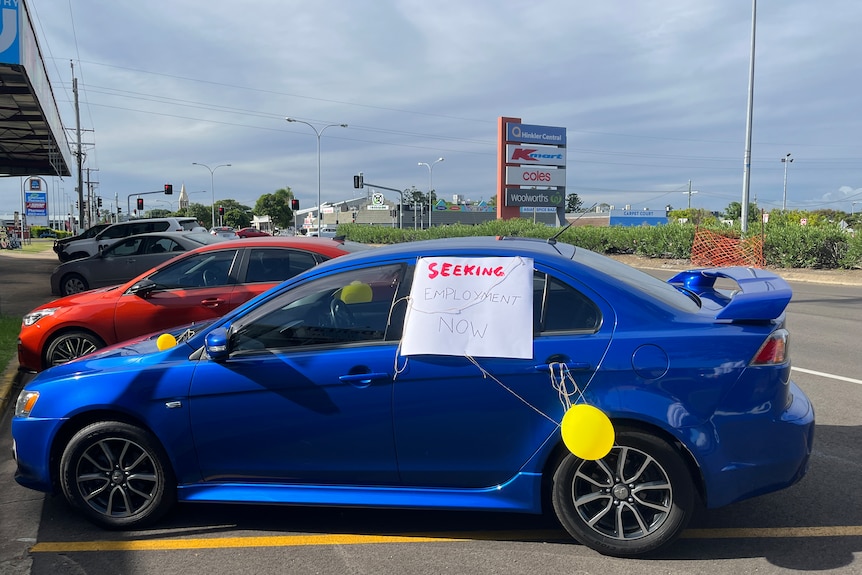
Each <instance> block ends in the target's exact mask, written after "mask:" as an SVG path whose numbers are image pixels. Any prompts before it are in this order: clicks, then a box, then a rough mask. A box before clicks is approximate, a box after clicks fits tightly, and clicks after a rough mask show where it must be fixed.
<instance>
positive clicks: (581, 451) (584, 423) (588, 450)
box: [560, 403, 614, 461]
mask: <svg viewBox="0 0 862 575" xmlns="http://www.w3.org/2000/svg"><path fill="white" fill-rule="evenodd" d="M560 431H561V432H562V434H563V443H565V444H566V447H568V448H569V451H571V452H572V453H574V454H575V455H576V456H577V457H580V458H581V459H589V460H591V461H595V460H596V459H601V458H602V457H604V456H606V455H607V454H608V453H610V452H611V448H612V447H613V446H614V426H613V424H612V423H611V420H610V419H609V418H608V416H607V415H605V414H604V412H602V411H601V410H600V409H598V408H597V407H593V406H592V405H587V404H586V403H579V404H577V405H573V406H571V407H570V408H569V409H568V411H566V413H565V414H564V415H563V421H562V422H561V423H560Z"/></svg>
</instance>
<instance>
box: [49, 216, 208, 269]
mask: <svg viewBox="0 0 862 575" xmlns="http://www.w3.org/2000/svg"><path fill="white" fill-rule="evenodd" d="M197 226H198V221H197V219H196V218H144V219H138V220H129V221H127V222H119V223H116V224H110V225H106V226H105V227H104V228H101V229H98V230H97V231H95V232H91V230H93V229H94V228H99V226H93V228H90V229H88V230H87V231H86V232H84V233H83V234H81V235H79V236H74V237H72V238H65V239H62V240H58V241H56V242H54V251H55V252H57V257H59V258H60V261H61V262H67V261H71V260H77V259H81V258H86V257H90V256H94V255H96V254H98V253H99V252H100V251H102V250H103V249H104V248H106V247H108V246H109V245H111V244H113V243H114V242H116V241H117V240H120V239H123V238H127V237H129V236H133V235H137V234H145V233H149V232H168V231H173V232H182V231H191V230H192V229H194V228H195V227H197Z"/></svg>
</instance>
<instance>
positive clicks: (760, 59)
mask: <svg viewBox="0 0 862 575" xmlns="http://www.w3.org/2000/svg"><path fill="white" fill-rule="evenodd" d="M28 5H29V7H30V9H31V13H32V14H33V17H34V19H35V20H36V22H37V35H38V37H39V41H40V44H41V46H42V50H43V55H44V56H45V60H46V65H47V66H48V69H49V74H50V76H51V80H52V85H53V87H54V92H55V95H56V98H57V103H58V106H59V108H60V111H61V115H62V118H63V121H64V123H65V124H66V126H67V127H73V126H74V125H75V116H74V106H73V97H72V93H71V80H70V78H71V77H72V72H71V70H70V68H69V62H70V61H73V62H74V63H75V71H74V74H75V76H76V77H78V78H79V87H80V97H81V110H82V114H81V121H82V127H83V128H84V129H85V130H86V131H85V134H86V135H85V138H84V142H85V146H84V148H85V151H86V153H87V164H86V165H87V167H89V168H91V170H93V172H92V174H94V179H96V180H97V181H98V184H97V186H96V189H97V193H99V194H101V195H102V196H103V197H106V198H113V197H115V196H116V197H118V198H119V201H120V203H121V204H122V203H124V202H125V197H126V195H128V194H133V193H135V192H138V191H143V190H149V189H159V188H160V187H161V186H162V185H163V184H164V183H165V182H173V183H174V184H175V185H176V184H179V183H181V182H185V183H186V186H187V189H196V190H197V189H200V190H209V189H210V185H211V182H210V174H208V173H207V172H206V170H205V169H203V168H201V167H200V166H194V165H192V162H201V163H207V164H210V165H218V164H223V163H230V164H232V166H231V167H230V168H224V169H220V170H219V171H218V172H216V173H215V176H214V178H213V179H214V183H215V187H216V191H217V195H218V196H220V197H226V198H227V197H230V198H233V199H237V200H239V201H242V202H244V203H247V204H250V205H253V203H254V200H255V199H256V198H257V197H258V196H259V195H261V194H263V193H269V192H272V191H274V190H275V189H278V188H281V187H285V186H289V187H291V188H292V189H293V190H294V191H295V193H297V195H298V196H299V198H300V200H301V201H302V205H303V206H309V205H313V204H314V203H316V194H317V158H318V156H317V143H318V141H317V137H316V135H315V133H314V131H313V130H312V129H311V128H310V127H309V126H306V125H302V124H298V123H295V124H288V123H287V122H285V121H284V118H285V117H286V116H293V117H296V118H298V119H300V120H303V121H306V122H309V123H311V124H313V125H315V126H317V127H318V128H319V127H323V126H325V125H327V124H330V123H336V124H340V123H347V124H348V125H349V127H348V128H347V129H342V128H335V127H333V128H328V129H326V130H325V132H324V133H323V135H322V136H321V138H320V147H321V152H320V162H321V163H320V166H321V168H320V174H321V192H322V196H323V199H324V200H330V201H334V200H339V199H344V198H346V197H352V195H353V193H354V190H353V189H352V176H353V174H355V173H357V172H359V171H363V172H364V173H365V174H366V175H367V179H373V181H376V182H377V183H378V184H380V185H386V186H390V187H395V188H399V189H405V188H408V187H410V186H416V187H419V188H420V189H425V188H426V187H427V185H428V174H427V170H425V169H424V168H421V167H419V166H417V163H418V162H427V161H433V160H434V159H436V158H438V157H441V156H443V157H445V158H446V162H445V163H444V164H442V165H440V166H438V167H436V168H435V170H434V180H433V184H434V186H435V188H437V191H438V193H439V194H440V195H442V196H444V197H447V196H450V195H455V194H460V195H463V196H466V197H474V198H475V197H477V196H478V197H483V198H485V199H487V198H489V197H490V195H491V194H492V193H493V192H494V189H495V185H496V149H497V148H496V141H495V139H496V121H497V118H498V117H499V116H515V117H520V118H522V119H523V121H524V122H526V123H533V124H542V125H550V126H564V127H566V128H567V130H568V162H569V163H568V172H567V174H568V175H567V185H568V187H567V189H568V191H569V192H575V193H578V194H579V195H580V196H581V198H582V200H583V201H584V204H585V205H590V204H592V203H593V202H606V203H612V204H616V205H625V204H630V205H635V206H639V207H651V208H656V207H664V206H665V205H666V204H671V205H673V206H674V207H682V206H684V205H686V204H687V202H688V199H689V197H688V195H687V194H686V193H685V192H686V191H687V190H688V182H689V180H691V181H692V187H693V189H695V190H697V191H698V194H697V195H692V196H691V200H692V205H693V207H706V208H708V209H715V210H721V209H723V208H724V207H726V206H727V204H729V203H730V202H733V201H740V200H741V193H742V175H743V154H744V151H745V150H744V147H745V142H744V136H745V119H746V105H747V90H748V65H749V49H750V32H751V6H750V4H747V3H744V2H743V3H739V2H708V3H703V2H701V3H692V2H683V1H682V0H665V1H657V0H656V1H652V0H650V1H639V2H635V3H625V4H622V3H619V2H603V3H602V2H593V3H587V2H572V1H570V0H547V1H545V2H540V3H530V4H526V5H525V4H524V3H521V2H513V1H509V0H503V1H492V0H477V1H475V2H454V1H448V0H447V1H441V2H434V3H429V2H419V1H414V0H381V1H375V2H353V1H349V0H321V1H320V2H311V3H309V2H298V1H293V0H289V1H284V0H261V1H259V2H255V3H254V4H253V5H239V4H236V3H235V2H227V1H224V0H213V1H211V2H207V3H205V4H201V3H200V2H191V1H189V0H177V1H175V2H173V3H171V6H170V8H168V7H167V6H162V5H160V4H152V3H150V4H146V3H144V4H141V3H136V4H135V3H132V4H130V3H125V2H108V1H103V2H96V1H92V2H86V3H83V2H82V3H69V4H67V5H64V6H60V7H58V6H54V4H52V3H49V2H46V1H45V0H31V1H30V2H29V3H28ZM860 19H862V4H859V3H857V2H853V1H851V0H836V1H835V2H833V3H831V4H830V6H829V9H828V10H827V9H824V8H823V7H821V6H819V5H816V3H810V2H804V1H802V0H788V1H779V0H761V2H759V3H758V19H757V60H756V66H755V74H756V80H755V103H754V116H753V118H754V124H753V145H752V168H751V196H752V199H753V198H757V201H758V203H759V204H760V205H762V207H766V208H767V209H769V208H774V207H780V206H781V203H782V196H783V190H784V165H783V164H782V163H781V162H780V158H781V157H784V156H785V154H786V153H788V152H791V153H792V154H793V157H794V160H795V161H794V163H793V164H792V165H791V166H789V169H788V173H787V176H788V177H787V180H788V182H787V204H788V208H795V207H812V208H817V207H830V208H832V209H843V210H845V211H849V210H850V208H851V206H850V205H849V201H852V200H848V198H849V197H851V196H852V194H850V195H846V194H845V195H842V194H841V193H840V190H844V189H852V190H857V189H859V186H860V185H862V182H859V179H860V175H862V170H860V167H862V166H860V160H859V159H858V158H860V154H862V145H860V144H859V143H858V138H857V137H856V135H857V134H858V133H859V132H860V128H862V126H860V122H862V117H860V115H859V114H858V112H857V107H858V104H857V102H856V100H857V94H858V88H859V86H858V83H859V78H860V77H862V75H860V74H859V72H860V70H859V67H860V62H862V59H860V58H859V57H858V53H859V48H858V42H857V41H856V40H855V37H856V33H855V32H856V31H855V27H856V24H855V23H856V22H858V21H859V20H860ZM17 185H18V184H17V182H0V193H2V194H4V197H5V195H7V194H12V193H13V192H14V191H15V190H16V186H17ZM54 185H55V186H56V187H58V188H61V189H62V190H63V193H65V194H66V195H70V194H72V193H73V192H74V185H75V184H74V178H71V179H69V178H67V179H65V180H64V181H62V182H55V183H54ZM154 186H155V187H154ZM201 197H204V196H201ZM842 202H844V203H842ZM645 203H649V204H650V205H648V206H647V205H643V204H645Z"/></svg>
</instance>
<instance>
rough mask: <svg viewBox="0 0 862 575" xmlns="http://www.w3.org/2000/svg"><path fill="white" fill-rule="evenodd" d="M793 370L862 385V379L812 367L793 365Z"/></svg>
mask: <svg viewBox="0 0 862 575" xmlns="http://www.w3.org/2000/svg"><path fill="white" fill-rule="evenodd" d="M790 369H792V370H793V371H799V372H802V373H807V374H809V375H817V376H820V377H828V378H829V379H837V380H839V381H846V382H848V383H856V384H858V385H862V379H853V378H852V377H844V376H843V375H834V374H831V373H823V372H822V371H814V370H812V369H802V368H801V367H791V368H790Z"/></svg>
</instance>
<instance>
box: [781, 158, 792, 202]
mask: <svg viewBox="0 0 862 575" xmlns="http://www.w3.org/2000/svg"><path fill="white" fill-rule="evenodd" d="M792 161H793V158H791V157H790V154H787V155H786V156H784V157H783V158H781V163H783V164H784V195H783V196H782V198H783V199H782V201H781V211H782V212H786V211H787V164H789V163H790V162H792Z"/></svg>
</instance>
